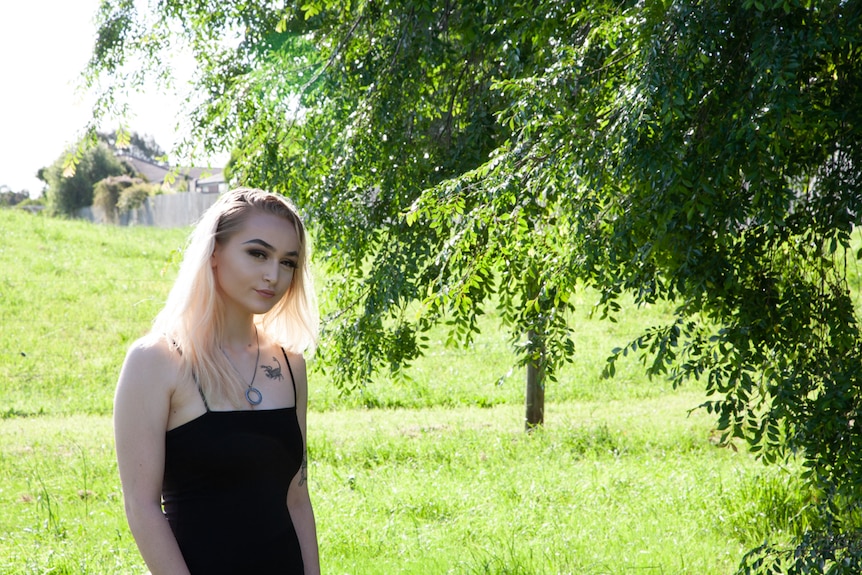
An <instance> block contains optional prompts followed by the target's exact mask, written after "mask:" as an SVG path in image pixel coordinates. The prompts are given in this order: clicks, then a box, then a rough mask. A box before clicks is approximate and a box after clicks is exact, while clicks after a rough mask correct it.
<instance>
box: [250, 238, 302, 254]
mask: <svg viewBox="0 0 862 575" xmlns="http://www.w3.org/2000/svg"><path fill="white" fill-rule="evenodd" d="M247 244H257V245H259V246H262V247H264V248H266V249H268V250H269V251H271V252H274V251H276V250H275V248H274V247H273V246H272V245H271V244H270V243H269V242H266V241H264V240H261V239H258V238H255V239H253V240H248V241H247V242H243V243H242V245H247ZM284 255H286V256H293V257H299V252H297V251H293V252H287V253H285V254H284Z"/></svg>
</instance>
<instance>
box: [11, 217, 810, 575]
mask: <svg viewBox="0 0 862 575" xmlns="http://www.w3.org/2000/svg"><path fill="white" fill-rule="evenodd" d="M186 233H187V230H157V229H142V228H113V227H99V226H93V225H91V224H86V223H81V222H74V221H57V220H48V219H43V218H40V217H36V216H31V215H29V214H25V213H19V212H15V211H9V210H0V238H2V239H0V325H2V332H0V381H2V387H0V415H2V418H0V574H7V573H8V574H12V573H15V574H19V573H33V574H35V573H64V574H72V573H96V574H100V573H105V574H107V573H143V572H144V571H145V569H144V566H143V564H142V562H141V560H140V557H139V555H138V553H137V551H136V549H135V546H134V541H133V540H132V538H131V535H130V534H129V531H128V528H127V526H126V523H125V518H124V515H123V504H122V493H121V489H120V484H119V479H118V477H117V471H116V463H115V461H114V452H113V441H112V435H111V433H112V432H111V421H110V412H111V397H112V394H113V388H114V384H115V380H116V375H117V371H118V369H119V366H120V363H121V362H122V358H123V355H124V353H125V348H126V347H127V346H128V344H129V343H130V342H131V341H132V340H134V339H135V338H136V337H138V336H139V335H141V334H142V333H144V332H145V331H146V329H147V326H148V324H149V322H150V321H151V319H152V317H153V316H154V315H155V313H156V312H157V311H158V309H159V307H160V304H161V301H162V300H163V298H164V297H165V295H166V293H167V290H168V289H169V287H170V282H171V280H172V274H173V267H172V265H171V264H170V259H171V253H172V251H173V250H174V249H176V248H177V247H179V246H181V245H182V243H183V240H184V237H185V234H186ZM594 299H595V298H594V297H593V296H592V295H591V294H589V293H588V292H585V293H583V294H581V296H580V300H579V312H578V315H577V317H576V318H574V320H575V322H576V325H577V326H578V339H577V350H578V351H577V355H576V356H575V357H574V358H573V362H572V363H571V364H570V365H567V366H565V367H564V368H563V369H562V370H561V372H560V374H559V381H558V382H557V383H554V384H551V385H549V387H548V389H547V395H546V400H547V405H546V425H545V427H544V428H542V429H540V430H537V431H536V432H534V433H531V434H525V433H524V432H523V423H522V422H523V407H522V402H523V388H522V387H523V386H522V381H521V380H522V378H523V374H522V372H521V371H520V370H517V369H515V370H511V364H512V358H511V355H510V353H509V349H508V346H507V344H506V340H505V337H503V336H502V335H501V333H500V330H499V328H498V327H497V326H496V325H495V319H494V317H493V315H491V316H489V317H488V318H487V319H486V321H485V322H484V323H483V326H482V327H483V332H482V335H481V336H480V337H479V338H478V339H477V340H476V342H475V344H474V345H473V346H472V347H471V348H470V349H451V348H446V347H445V346H443V345H442V341H443V340H445V333H443V332H442V331H441V332H439V333H436V334H434V338H432V339H433V340H435V341H436V344H435V345H432V347H431V349H430V353H429V355H428V356H427V357H426V358H424V359H423V360H421V361H418V362H417V363H416V365H415V366H414V367H413V368H412V369H411V370H410V371H409V372H408V375H409V378H407V379H404V380H398V381H392V380H391V379H390V378H387V377H385V376H381V377H380V378H378V379H377V380H376V381H375V382H373V383H372V384H371V385H369V386H368V387H367V388H365V389H363V390H361V391H356V392H354V393H352V394H349V395H346V396H345V395H343V394H342V393H341V392H340V390H338V389H337V388H336V387H335V386H334V385H333V384H332V383H331V382H330V381H329V380H328V379H327V378H326V377H325V376H323V375H321V374H319V373H316V372H312V375H311V382H310V387H311V392H310V413H309V461H310V470H309V476H310V485H311V490H312V497H313V501H314V505H315V512H316V515H317V521H318V532H319V537H320V545H321V556H322V562H323V568H324V572H326V573H332V574H376V573H381V574H383V573H387V574H391V573H407V574H410V573H415V574H428V573H433V574H436V573H458V574H460V573H464V574H488V575H491V574H493V575H503V574H519V575H520V574H524V575H526V574H529V575H539V574H560V573H572V574H589V575H593V574H595V575H598V574H642V573H650V574H653V573H655V574H663V575H668V574H698V575H710V574H716V575H717V574H726V573H732V572H734V571H735V567H736V564H737V562H738V561H739V559H740V558H741V556H742V554H743V552H744V550H746V549H748V548H751V547H754V546H756V545H758V544H760V543H761V542H762V541H763V540H764V539H765V538H767V537H769V538H772V539H773V540H775V539H777V540H779V541H780V540H781V539H782V538H784V537H786V536H787V535H788V534H791V533H794V532H796V531H797V530H798V529H799V528H800V526H802V525H804V524H805V521H807V518H808V514H810V511H809V510H808V507H807V505H808V503H809V500H810V497H811V496H810V495H809V494H808V493H807V492H806V491H805V490H804V489H803V488H802V487H801V484H800V482H799V480H798V475H797V473H796V470H795V469H794V468H793V467H792V466H791V467H790V468H789V469H783V468H778V467H770V468H767V467H764V466H762V465H761V464H759V463H757V462H756V461H755V460H754V459H753V458H752V457H751V456H750V455H749V454H748V453H747V452H746V451H745V450H744V449H743V448H742V446H739V449H738V450H734V449H730V448H718V447H716V446H715V445H714V443H713V441H712V439H713V437H712V428H713V425H714V422H713V421H712V420H711V419H710V417H709V416H708V415H707V414H705V413H704V412H702V411H698V410H695V411H691V409H692V408H694V407H695V406H697V405H698V404H699V403H700V402H701V401H702V400H703V397H702V392H701V390H700V389H698V388H696V387H690V388H682V389H677V390H674V389H671V388H670V386H669V385H668V384H667V383H666V382H664V381H659V380H653V381H650V380H648V379H646V378H645V377H644V376H643V375H642V374H641V372H640V370H639V367H638V365H637V362H636V361H635V360H631V359H629V360H627V361H626V362H624V363H623V364H621V365H619V366H618V369H617V376H616V378H615V379H613V380H609V381H606V380H601V379H600V377H599V375H600V372H601V368H602V366H603V365H604V360H605V357H606V356H607V355H608V352H609V350H610V349H611V348H612V347H614V346H616V345H620V344H623V343H625V342H626V341H628V339H629V338H630V337H631V336H633V335H635V334H636V333H638V332H639V331H640V330H641V329H642V328H643V327H645V326H647V325H654V324H657V323H660V322H662V321H663V320H664V319H665V318H666V317H667V310H666V309H661V308H660V307H658V306H656V307H653V308H635V307H632V306H630V307H629V308H627V309H625V310H624V313H623V314H622V316H621V318H620V319H621V321H620V322H619V323H617V324H610V323H603V322H600V321H598V320H597V319H594V318H591V317H590V314H589V311H590V308H591V306H592V304H593V301H594ZM237 543H238V544H240V545H241V544H243V543H244V542H237Z"/></svg>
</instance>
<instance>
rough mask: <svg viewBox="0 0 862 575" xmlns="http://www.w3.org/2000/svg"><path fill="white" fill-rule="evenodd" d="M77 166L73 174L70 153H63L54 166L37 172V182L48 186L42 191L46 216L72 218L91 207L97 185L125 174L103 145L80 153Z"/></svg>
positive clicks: (121, 166) (117, 161)
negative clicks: (101, 181) (38, 179)
mask: <svg viewBox="0 0 862 575" xmlns="http://www.w3.org/2000/svg"><path fill="white" fill-rule="evenodd" d="M76 162H77V166H76V169H75V170H74V172H72V171H71V170H69V153H63V154H62V155H61V156H60V157H59V158H57V160H55V161H54V163H53V164H51V165H50V166H48V167H46V168H42V169H40V170H39V178H40V179H42V180H43V181H44V182H45V183H46V184H48V186H47V188H46V190H45V197H46V200H47V206H48V213H50V214H52V215H65V216H75V215H76V213H77V211H78V210H79V209H81V208H85V207H87V206H90V205H92V203H93V187H94V186H95V185H96V183H97V182H99V181H100V180H103V179H105V178H107V177H109V176H119V175H121V174H124V173H127V171H126V169H125V168H124V167H123V165H122V164H121V163H120V162H119V160H117V158H116V157H114V154H113V153H112V152H111V150H109V149H108V147H107V146H105V145H104V144H99V145H96V146H93V147H89V148H86V149H81V150H80V151H79V152H78V155H77V156H76Z"/></svg>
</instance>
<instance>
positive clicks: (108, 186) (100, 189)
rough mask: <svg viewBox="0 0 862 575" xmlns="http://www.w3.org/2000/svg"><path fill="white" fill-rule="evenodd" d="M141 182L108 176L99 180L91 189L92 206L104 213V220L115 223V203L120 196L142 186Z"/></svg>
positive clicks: (123, 177)
mask: <svg viewBox="0 0 862 575" xmlns="http://www.w3.org/2000/svg"><path fill="white" fill-rule="evenodd" d="M142 183H143V180H141V179H139V178H132V177H130V176H125V175H124V176H110V177H108V178H105V179H103V180H99V181H98V182H97V183H96V186H95V187H94V188H93V206H95V207H98V208H100V209H101V210H102V211H103V212H104V213H105V219H106V220H107V221H110V222H115V221H116V219H117V202H118V201H119V199H120V194H121V193H122V192H123V191H124V190H126V189H128V188H130V187H132V186H134V185H135V184H142Z"/></svg>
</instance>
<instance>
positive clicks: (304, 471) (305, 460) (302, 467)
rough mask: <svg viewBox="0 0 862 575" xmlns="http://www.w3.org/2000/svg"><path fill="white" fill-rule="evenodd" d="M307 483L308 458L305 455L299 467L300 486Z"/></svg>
mask: <svg viewBox="0 0 862 575" xmlns="http://www.w3.org/2000/svg"><path fill="white" fill-rule="evenodd" d="M306 481H308V457H307V456H306V455H305V454H303V455H302V464H301V465H300V466H299V484H300V485H305V482H306Z"/></svg>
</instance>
